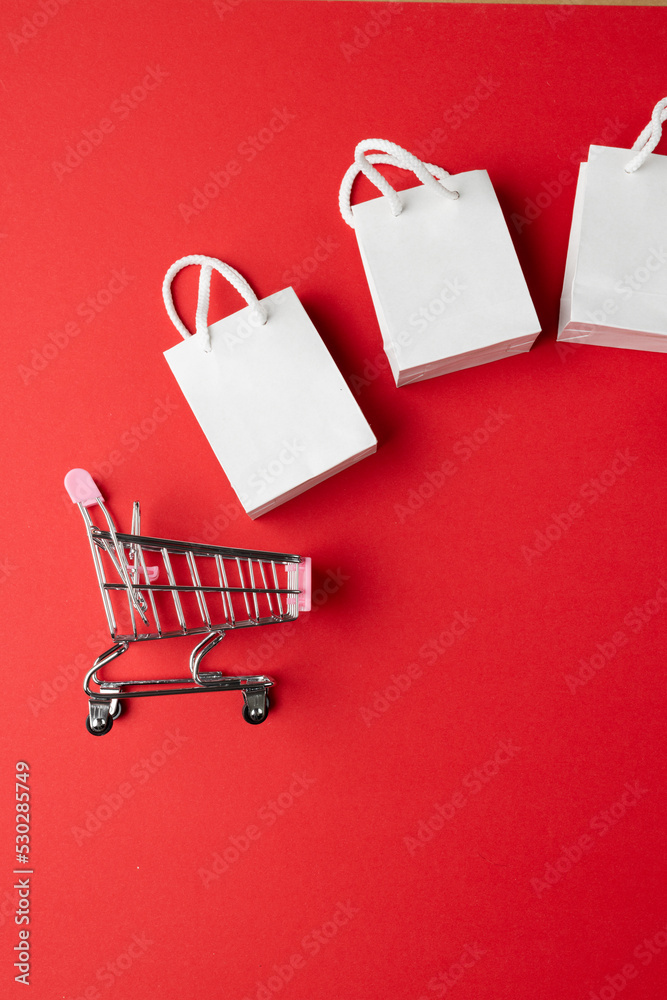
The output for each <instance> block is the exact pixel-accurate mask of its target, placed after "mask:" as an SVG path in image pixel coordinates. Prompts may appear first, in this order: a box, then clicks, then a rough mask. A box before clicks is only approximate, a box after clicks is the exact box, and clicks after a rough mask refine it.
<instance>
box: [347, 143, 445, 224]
mask: <svg viewBox="0 0 667 1000" xmlns="http://www.w3.org/2000/svg"><path fill="white" fill-rule="evenodd" d="M371 149H380V150H382V152H381V153H370V154H369V150H371ZM373 163H389V164H391V165H392V166H394V167H401V168H402V169H403V170H411V171H412V172H413V174H415V176H416V177H417V179H418V180H420V181H421V182H422V184H424V185H425V186H426V187H430V188H431V189H432V190H435V191H437V192H438V194H440V195H443V196H444V197H445V198H454V199H455V198H458V196H459V193H458V191H453V190H451V189H450V188H448V187H447V186H446V184H445V183H444V182H445V181H446V180H448V179H449V174H448V173H447V171H446V170H443V169H442V167H437V166H435V164H433V163H423V162H422V160H420V159H418V157H416V156H414V155H413V154H412V153H410V152H408V150H407V149H403V147H402V146H399V145H397V144H396V143H395V142H387V141H386V140H385V139H364V140H363V141H362V142H360V143H359V145H358V146H357V148H356V149H355V151H354V163H353V164H352V166H351V167H350V168H349V170H348V171H347V172H346V174H345V176H344V177H343V181H342V183H341V186H340V192H339V195H338V204H339V207H340V213H341V215H342V216H343V219H344V220H345V222H347V224H348V226H351V227H352V228H353V229H354V216H353V214H352V209H351V207H350V197H351V195H352V186H353V184H354V182H355V180H356V178H357V176H358V175H359V174H360V173H363V174H365V175H366V177H368V179H369V181H371V183H372V184H374V185H375V187H376V188H377V189H378V190H379V191H380V193H381V194H383V195H385V196H386V197H387V198H388V199H389V204H390V207H391V212H392V215H394V216H396V215H400V214H401V212H402V211H403V202H402V201H401V199H400V196H399V194H398V192H397V191H395V190H394V188H393V187H392V186H391V184H390V183H389V181H388V180H387V179H386V178H385V177H383V176H382V174H381V173H380V171H379V170H376V169H375V167H374V166H372V164H373Z"/></svg>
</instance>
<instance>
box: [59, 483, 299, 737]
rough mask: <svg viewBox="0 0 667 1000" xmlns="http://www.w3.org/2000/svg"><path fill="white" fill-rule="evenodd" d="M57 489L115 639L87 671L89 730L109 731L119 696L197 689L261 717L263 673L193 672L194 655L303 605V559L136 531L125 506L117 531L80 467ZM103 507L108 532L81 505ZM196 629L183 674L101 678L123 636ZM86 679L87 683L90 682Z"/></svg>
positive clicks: (267, 682)
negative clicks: (124, 526) (82, 527)
mask: <svg viewBox="0 0 667 1000" xmlns="http://www.w3.org/2000/svg"><path fill="white" fill-rule="evenodd" d="M65 488H66V489H67V492H68V493H69V495H70V497H71V499H72V500H73V502H74V503H76V504H77V505H78V507H79V510H80V511H81V513H82V515H83V519H84V522H85V524H86V530H87V532H88V539H89V541H90V547H91V551H92V553H93V562H94V564H95V572H96V573H97V581H98V583H99V585H100V590H101V592H102V601H103V602H104V610H105V612H106V616H107V622H108V624H109V631H110V633H111V638H112V640H113V642H114V645H113V646H112V647H111V648H110V649H108V650H107V651H106V652H105V653H102V655H101V656H99V657H98V658H97V660H96V661H95V663H94V664H93V667H92V669H91V670H90V671H89V672H88V673H87V674H86V678H85V680H84V685H83V687H84V691H85V692H86V694H87V695H88V699H89V700H88V717H87V719H86V726H87V728H88V732H89V733H92V734H93V735H94V736H103V735H104V734H105V733H108V732H109V730H110V729H111V727H112V725H113V721H114V719H117V718H118V716H119V715H120V710H121V700H122V699H125V698H146V697H149V696H151V695H165V694H189V693H194V692H203V691H241V692H242V693H243V701H244V704H243V718H244V719H245V720H246V722H249V723H251V724H252V725H259V723H261V722H264V720H265V719H266V717H267V713H268V710H269V699H268V689H269V688H270V687H271V686H272V685H273V681H272V680H271V678H270V677H266V676H264V675H259V676H245V677H231V676H225V675H223V674H222V673H220V672H219V671H213V670H206V671H202V669H201V664H202V660H203V659H204V657H205V656H206V654H207V653H210V652H211V650H212V649H213V648H214V647H215V646H217V644H218V643H219V642H220V640H221V639H223V638H224V637H225V634H226V632H228V631H230V630H232V629H239V628H249V627H250V626H252V625H270V624H276V623H278V622H290V621H294V620H295V619H296V618H297V617H298V615H299V611H309V610H310V590H311V582H310V559H306V558H303V557H301V556H296V555H286V554H285V553H279V552H256V551H254V550H251V549H235V548H223V547H222V546H218V545H206V544H199V543H197V542H175V541H170V540H168V539H164V538H151V537H149V536H147V535H142V534H141V533H140V530H141V529H140V511H139V504H138V503H135V504H134V509H133V513H132V533H131V534H129V535H123V534H121V533H120V532H117V531H116V528H115V525H114V523H113V519H112V517H111V515H110V513H109V511H108V510H107V508H106V506H105V504H104V500H103V498H102V495H101V494H100V491H99V490H98V488H97V486H96V485H95V483H94V481H93V479H92V477H91V476H90V475H89V473H87V472H84V470H83V469H72V471H71V472H68V473H67V475H66V477H65ZM95 504H96V505H97V506H98V507H99V508H100V510H101V511H102V513H103V515H104V518H105V520H106V524H107V530H103V529H102V528H98V527H96V526H95V524H94V523H93V520H92V517H91V514H90V512H89V510H88V508H89V507H92V506H94V505H95ZM186 635H192V636H194V635H200V636H203V638H202V639H201V640H200V641H199V642H198V644H197V645H196V646H195V648H194V649H193V650H192V653H191V654H190V674H191V676H190V677H186V678H172V679H169V680H131V681H130V680H128V681H104V680H101V679H100V676H99V675H100V671H101V670H102V668H103V667H106V666H107V665H108V664H110V663H111V662H112V661H113V660H115V659H116V658H117V657H118V656H120V655H121V653H124V652H125V651H126V649H127V648H128V646H129V645H130V643H132V642H143V641H145V640H148V639H172V638H176V637H177V636H186ZM93 685H94V688H93Z"/></svg>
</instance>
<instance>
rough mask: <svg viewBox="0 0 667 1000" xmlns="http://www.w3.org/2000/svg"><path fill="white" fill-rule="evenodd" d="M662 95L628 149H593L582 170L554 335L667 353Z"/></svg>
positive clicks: (665, 114) (665, 108)
mask: <svg viewBox="0 0 667 1000" xmlns="http://www.w3.org/2000/svg"><path fill="white" fill-rule="evenodd" d="M665 118H667V98H665V99H664V100H662V101H659V102H658V104H656V106H655V108H654V110H653V115H652V118H651V121H650V122H649V124H648V125H647V126H646V128H645V129H644V131H643V132H642V134H641V135H640V136H639V138H638V139H637V141H636V142H635V144H634V146H633V147H632V149H633V151H634V152H635V154H636V155H635V156H632V155H631V153H630V152H629V151H628V150H627V149H617V148H613V147H609V146H591V147H590V150H589V154H588V162H587V163H582V164H581V166H580V168H579V179H578V181H577V191H576V196H575V201H574V210H573V214H572V228H571V230H570V242H569V245H568V251H567V262H566V266H565V278H564V281H563V294H562V297H561V306H560V319H559V323H558V339H559V340H567V341H573V340H576V341H578V342H581V343H586V344H598V345H602V346H605V347H626V348H634V349H636V350H642V351H662V352H664V351H667V156H660V155H657V154H655V153H652V150H653V149H655V147H656V145H657V143H658V141H659V139H660V135H661V133H662V122H663V121H664V120H665Z"/></svg>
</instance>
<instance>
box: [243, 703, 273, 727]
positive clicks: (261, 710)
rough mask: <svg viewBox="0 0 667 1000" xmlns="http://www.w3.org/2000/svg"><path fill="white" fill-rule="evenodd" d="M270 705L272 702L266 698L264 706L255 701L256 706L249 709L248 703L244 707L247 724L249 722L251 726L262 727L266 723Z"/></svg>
mask: <svg viewBox="0 0 667 1000" xmlns="http://www.w3.org/2000/svg"><path fill="white" fill-rule="evenodd" d="M270 705H271V702H270V701H269V699H268V697H266V696H265V697H264V703H263V705H259V704H258V702H257V701H256V700H255V699H254V704H253V705H252V706H251V707H250V708H249V707H248V703H247V702H246V703H245V705H244V706H243V718H244V719H245V721H246V722H249V723H250V725H251V726H261V724H262V723H263V722H265V721H266V717H267V715H268V714H269V707H270Z"/></svg>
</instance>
